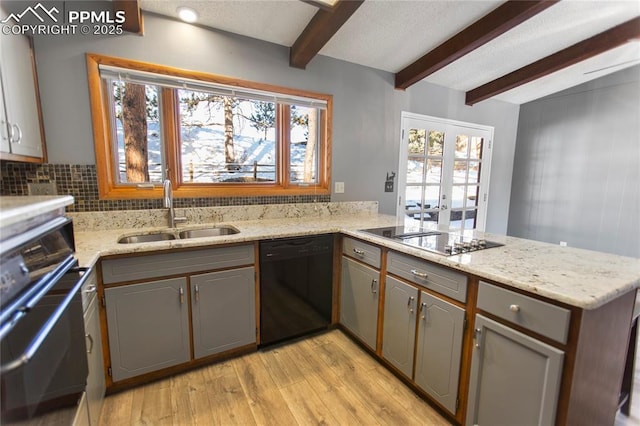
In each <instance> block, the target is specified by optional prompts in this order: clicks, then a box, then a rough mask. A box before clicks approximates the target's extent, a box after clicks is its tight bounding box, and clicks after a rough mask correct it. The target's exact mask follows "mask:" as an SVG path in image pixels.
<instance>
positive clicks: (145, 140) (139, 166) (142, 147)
mask: <svg viewBox="0 0 640 426" xmlns="http://www.w3.org/2000/svg"><path fill="white" fill-rule="evenodd" d="M108 84H109V85H110V86H111V96H112V99H113V102H112V104H111V117H112V123H113V126H112V127H113V130H114V132H115V135H114V139H115V141H116V144H115V146H114V149H113V152H114V158H115V161H116V166H117V167H116V170H118V175H117V176H116V181H117V182H118V183H145V182H146V183H148V182H153V183H161V182H162V180H163V178H164V169H165V167H164V159H163V155H162V153H163V152H164V149H163V147H162V134H161V129H162V127H161V125H160V117H161V114H159V113H158V111H159V109H158V105H159V88H158V87H157V86H152V85H144V84H135V83H125V82H123V81H114V80H111V81H109V82H108Z"/></svg>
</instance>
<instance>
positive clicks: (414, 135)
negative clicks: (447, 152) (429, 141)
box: [408, 129, 427, 155]
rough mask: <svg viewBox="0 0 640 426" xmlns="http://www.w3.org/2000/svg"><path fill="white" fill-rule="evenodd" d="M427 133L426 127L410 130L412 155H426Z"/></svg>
mask: <svg viewBox="0 0 640 426" xmlns="http://www.w3.org/2000/svg"><path fill="white" fill-rule="evenodd" d="M426 133H427V132H426V130H424V129H410V130H409V144H408V153H409V154H410V155H424V147H425V142H426Z"/></svg>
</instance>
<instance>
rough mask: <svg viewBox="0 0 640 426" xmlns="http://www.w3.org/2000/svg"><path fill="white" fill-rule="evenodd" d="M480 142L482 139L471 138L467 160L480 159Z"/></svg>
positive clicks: (477, 137)
mask: <svg viewBox="0 0 640 426" xmlns="http://www.w3.org/2000/svg"><path fill="white" fill-rule="evenodd" d="M482 141H483V139H482V138H481V137H479V136H473V137H472V138H471V150H470V151H469V158H473V159H480V158H482Z"/></svg>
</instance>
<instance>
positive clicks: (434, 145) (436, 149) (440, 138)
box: [428, 130, 444, 156]
mask: <svg viewBox="0 0 640 426" xmlns="http://www.w3.org/2000/svg"><path fill="white" fill-rule="evenodd" d="M443 149H444V132H438V131H436V130H432V131H430V132H429V151H428V155H431V156H437V155H439V156H441V155H442V151H443Z"/></svg>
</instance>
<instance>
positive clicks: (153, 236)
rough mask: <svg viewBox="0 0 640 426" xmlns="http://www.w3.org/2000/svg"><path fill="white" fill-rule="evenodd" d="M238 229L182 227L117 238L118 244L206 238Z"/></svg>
mask: <svg viewBox="0 0 640 426" xmlns="http://www.w3.org/2000/svg"><path fill="white" fill-rule="evenodd" d="M239 232H240V231H239V230H238V229H236V228H234V227H233V226H212V227H208V228H197V229H184V230H182V231H180V230H175V231H172V230H166V231H159V232H151V233H144V234H134V235H125V236H122V237H120V239H118V243H120V244H133V243H150V242H154V241H170V240H177V239H180V240H184V239H189V238H206V237H220V236H223V235H233V234H237V233H239Z"/></svg>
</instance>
